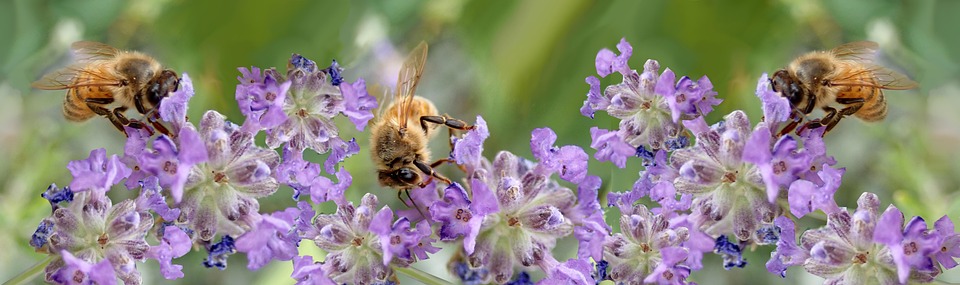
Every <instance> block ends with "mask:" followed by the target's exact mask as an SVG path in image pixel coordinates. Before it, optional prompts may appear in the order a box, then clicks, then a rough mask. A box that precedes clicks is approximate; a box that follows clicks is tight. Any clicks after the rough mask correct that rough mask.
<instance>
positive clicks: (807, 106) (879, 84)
mask: <svg viewBox="0 0 960 285" xmlns="http://www.w3.org/2000/svg"><path fill="white" fill-rule="evenodd" d="M877 48H878V45H877V43H875V42H869V41H861V42H852V43H847V44H844V45H841V46H838V47H836V48H834V49H832V50H829V51H815V52H811V53H807V54H805V55H802V56H800V57H798V58H797V59H795V60H794V61H793V62H791V63H790V65H789V66H787V67H786V68H784V69H780V70H778V71H777V72H776V73H774V74H773V77H772V78H770V81H771V85H772V87H773V91H776V92H780V94H781V96H783V97H785V98H787V99H788V100H789V101H790V106H791V107H792V108H793V110H794V112H793V113H794V114H793V117H794V121H793V122H791V123H790V124H789V125H787V126H786V127H785V128H784V129H783V131H781V135H783V134H786V133H789V132H790V131H792V130H793V128H795V127H796V126H797V124H799V123H800V121H802V118H803V117H804V116H805V115H807V114H810V113H811V112H813V110H814V109H816V108H819V109H822V110H823V111H824V112H825V113H826V114H825V115H824V117H823V118H820V119H815V120H811V121H810V122H808V123H807V124H806V125H804V126H803V127H802V128H801V129H800V130H798V132H799V131H802V130H803V129H806V128H809V129H815V128H819V127H821V126H826V127H827V129H826V131H824V134H826V132H829V131H830V130H832V129H833V128H834V127H835V126H836V125H837V123H838V122H840V119H842V118H843V117H846V116H850V115H854V116H856V117H857V118H860V119H861V120H864V121H867V122H875V121H879V120H882V119H883V118H885V117H886V116H887V101H886V99H884V97H883V90H884V89H892V90H906V89H913V88H916V87H917V83H916V82H914V81H913V80H910V79H909V78H907V77H906V76H904V75H903V74H900V73H897V72H896V71H893V70H890V69H887V68H885V67H883V66H880V65H877V64H876V63H874V62H873V60H874V57H875V54H876V52H877ZM797 119H800V120H797Z"/></svg>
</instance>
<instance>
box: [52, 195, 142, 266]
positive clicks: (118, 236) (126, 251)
mask: <svg viewBox="0 0 960 285" xmlns="http://www.w3.org/2000/svg"><path fill="white" fill-rule="evenodd" d="M51 220H52V221H53V223H54V232H53V234H52V235H50V238H49V246H50V251H51V252H57V253H61V257H62V258H61V259H57V260H54V261H53V262H51V263H50V264H49V265H47V267H46V272H47V281H55V280H57V279H56V278H58V277H55V275H57V274H58V273H57V272H58V271H61V270H66V271H70V270H75V269H77V267H76V266H79V267H80V270H81V271H84V273H87V274H106V273H104V272H102V271H103V270H105V269H96V268H100V267H101V266H104V265H103V264H104V263H103V262H104V261H108V262H106V264H108V265H109V266H111V267H112V270H108V271H112V272H115V274H116V276H118V277H119V278H120V279H121V280H123V281H124V283H128V284H139V283H140V272H139V271H137V269H136V261H143V259H144V257H145V253H146V251H147V249H148V248H149V245H148V244H147V242H146V241H145V240H144V238H145V237H146V235H147V231H148V230H150V227H152V226H153V217H152V216H151V215H150V214H149V213H146V212H137V211H136V206H135V205H134V203H133V201H130V200H127V201H124V202H121V203H119V204H116V205H113V203H112V202H111V201H110V199H109V198H107V197H106V196H105V195H104V194H103V193H102V192H96V191H94V192H81V193H77V194H76V196H75V199H74V200H73V202H70V203H69V204H68V205H67V206H66V207H62V208H59V209H57V210H56V211H54V212H53V216H52V217H51ZM64 252H66V253H69V255H67V254H64ZM80 261H83V262H85V263H80ZM90 263H94V264H97V265H96V266H95V268H94V270H97V271H100V273H93V272H90V271H88V269H89V268H90V266H92V265H89V264H90ZM64 268H66V269H64ZM71 268H72V269H71ZM84 268H87V269H84ZM66 271H65V272H66ZM112 274H114V273H111V275H112ZM60 275H61V277H63V272H61V273H60ZM81 279H82V278H81ZM77 282H78V283H79V282H81V281H77Z"/></svg>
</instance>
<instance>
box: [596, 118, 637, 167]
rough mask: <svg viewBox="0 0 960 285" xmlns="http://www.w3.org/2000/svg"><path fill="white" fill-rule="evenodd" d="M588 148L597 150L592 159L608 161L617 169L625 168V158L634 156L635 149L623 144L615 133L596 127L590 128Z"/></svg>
mask: <svg viewBox="0 0 960 285" xmlns="http://www.w3.org/2000/svg"><path fill="white" fill-rule="evenodd" d="M590 141H591V143H590V147H591V148H593V149H595V150H597V153H595V154H593V158H596V159H597V161H610V162H613V164H614V165H616V166H617V167H619V168H624V167H625V166H627V157H630V156H633V155H635V154H636V152H637V149H636V148H635V147H633V146H630V145H629V144H627V143H626V142H624V140H623V138H621V137H619V136H618V133H617V132H613V131H610V130H605V129H601V128H597V127H592V128H590Z"/></svg>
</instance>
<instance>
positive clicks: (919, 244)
mask: <svg viewBox="0 0 960 285" xmlns="http://www.w3.org/2000/svg"><path fill="white" fill-rule="evenodd" d="M873 240H874V241H875V242H877V243H882V244H884V245H886V246H887V247H889V248H890V254H891V255H893V263H894V264H896V266H897V276H898V277H899V278H900V279H899V280H900V283H905V282H907V278H908V277H910V270H911V269H917V270H918V271H920V272H927V273H930V274H932V275H936V274H938V273H939V269H938V268H935V267H934V264H933V260H932V259H931V258H930V257H929V256H930V255H931V254H933V253H934V252H936V250H937V246H938V245H939V241H938V238H937V236H936V235H934V234H930V233H928V232H927V225H926V223H925V222H924V221H923V218H920V217H914V218H913V219H911V220H910V222H909V223H907V225H906V227H905V228H904V225H903V213H901V212H900V210H899V209H897V207H895V206H893V205H890V206H889V207H887V210H886V211H884V213H883V215H882V216H880V220H879V221H878V222H877V227H876V230H874V233H873Z"/></svg>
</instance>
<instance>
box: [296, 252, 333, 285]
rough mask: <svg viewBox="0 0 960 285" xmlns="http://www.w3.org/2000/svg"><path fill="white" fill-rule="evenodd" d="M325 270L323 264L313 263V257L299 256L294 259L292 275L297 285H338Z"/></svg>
mask: <svg viewBox="0 0 960 285" xmlns="http://www.w3.org/2000/svg"><path fill="white" fill-rule="evenodd" d="M328 275H329V274H327V272H326V271H324V270H323V263H320V262H313V257H312V256H309V255H306V256H297V257H294V258H293V273H292V274H290V277H292V278H293V279H294V280H297V285H336V284H337V283H334V282H333V280H331V279H330V277H328Z"/></svg>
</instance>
